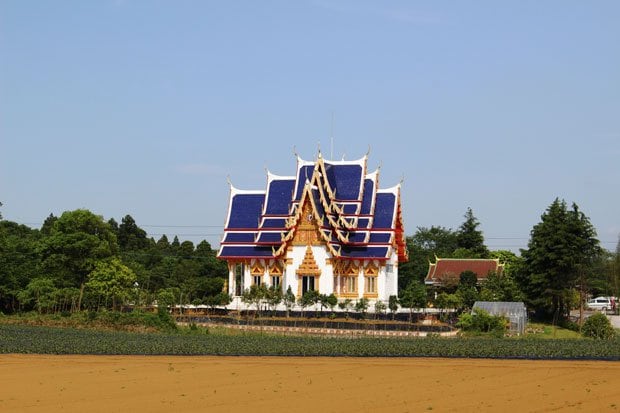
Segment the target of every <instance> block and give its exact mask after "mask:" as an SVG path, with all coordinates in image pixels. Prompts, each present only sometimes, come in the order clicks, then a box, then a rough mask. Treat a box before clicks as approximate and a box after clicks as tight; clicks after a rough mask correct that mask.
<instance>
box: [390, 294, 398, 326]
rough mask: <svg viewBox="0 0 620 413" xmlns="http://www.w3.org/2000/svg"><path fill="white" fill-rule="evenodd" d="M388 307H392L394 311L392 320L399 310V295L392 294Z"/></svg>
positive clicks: (391, 310)
mask: <svg viewBox="0 0 620 413" xmlns="http://www.w3.org/2000/svg"><path fill="white" fill-rule="evenodd" d="M388 308H389V309H390V312H391V313H392V320H394V316H395V315H396V312H397V311H398V296H396V295H390V297H389V298H388Z"/></svg>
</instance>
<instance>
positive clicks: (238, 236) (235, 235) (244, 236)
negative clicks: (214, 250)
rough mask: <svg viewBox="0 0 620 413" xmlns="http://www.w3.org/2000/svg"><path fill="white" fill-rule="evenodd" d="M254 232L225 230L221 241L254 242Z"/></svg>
mask: <svg viewBox="0 0 620 413" xmlns="http://www.w3.org/2000/svg"><path fill="white" fill-rule="evenodd" d="M254 238H256V233H255V232H227V233H226V236H225V237H224V241H223V242H254Z"/></svg>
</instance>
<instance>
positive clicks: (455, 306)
mask: <svg viewBox="0 0 620 413" xmlns="http://www.w3.org/2000/svg"><path fill="white" fill-rule="evenodd" d="M435 306H437V308H439V313H440V317H441V316H443V313H444V310H448V309H450V310H460V309H461V308H462V307H463V301H462V300H461V297H460V296H459V295H458V294H448V293H446V292H441V293H439V294H438V295H437V298H436V299H435Z"/></svg>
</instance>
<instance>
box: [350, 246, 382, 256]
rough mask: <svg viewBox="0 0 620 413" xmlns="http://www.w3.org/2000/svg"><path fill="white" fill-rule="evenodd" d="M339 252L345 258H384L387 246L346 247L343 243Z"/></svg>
mask: <svg viewBox="0 0 620 413" xmlns="http://www.w3.org/2000/svg"><path fill="white" fill-rule="evenodd" d="M340 253H341V254H342V256H343V257H347V258H386V256H387V253H388V247H371V246H364V247H348V246H344V245H343V246H342V248H341V249H340Z"/></svg>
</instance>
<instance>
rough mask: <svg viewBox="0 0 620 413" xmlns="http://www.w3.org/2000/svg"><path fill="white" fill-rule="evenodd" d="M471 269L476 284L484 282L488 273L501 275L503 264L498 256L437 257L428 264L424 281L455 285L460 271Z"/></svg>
mask: <svg viewBox="0 0 620 413" xmlns="http://www.w3.org/2000/svg"><path fill="white" fill-rule="evenodd" d="M465 271H471V272H473V273H474V274H476V278H477V280H478V284H482V283H484V281H486V279H487V276H488V275H489V274H490V273H496V274H498V275H502V273H503V271H504V264H500V262H499V258H489V259H484V258H437V257H435V262H434V263H432V262H430V263H429V264H428V273H427V274H426V278H425V280H424V282H425V283H426V284H427V285H456V284H458V283H459V278H460V276H461V273H463V272H465Z"/></svg>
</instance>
